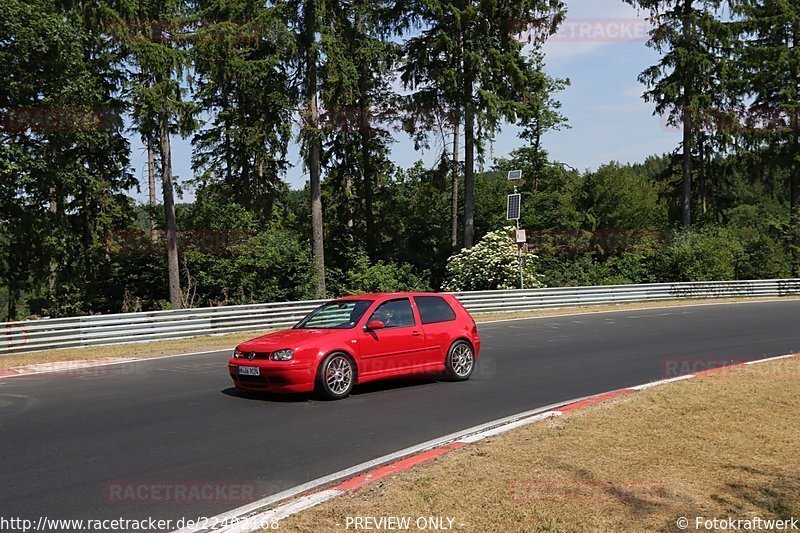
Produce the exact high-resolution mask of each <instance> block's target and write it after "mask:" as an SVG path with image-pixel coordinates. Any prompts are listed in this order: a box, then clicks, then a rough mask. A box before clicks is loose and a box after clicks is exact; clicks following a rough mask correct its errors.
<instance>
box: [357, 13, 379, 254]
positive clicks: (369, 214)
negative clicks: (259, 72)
mask: <svg viewBox="0 0 800 533" xmlns="http://www.w3.org/2000/svg"><path fill="white" fill-rule="evenodd" d="M368 6H369V1H362V2H359V3H358V5H357V6H356V12H355V29H356V35H357V37H358V38H361V37H362V36H363V35H364V23H363V18H362V15H361V10H362V9H366V8H367V7H368ZM369 76H370V74H368V73H364V72H361V73H360V75H359V78H358V93H359V117H358V128H359V134H360V137H361V170H362V172H363V173H364V175H363V183H364V221H365V223H366V232H367V234H366V239H365V244H366V247H367V256H368V257H369V258H370V259H372V258H374V257H375V213H374V202H373V187H374V184H375V178H374V176H373V175H372V174H373V170H372V157H371V154H370V141H371V140H372V131H371V129H370V128H371V124H370V102H369V87H368V86H367V81H369Z"/></svg>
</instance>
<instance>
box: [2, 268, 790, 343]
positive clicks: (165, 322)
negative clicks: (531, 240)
mask: <svg viewBox="0 0 800 533" xmlns="http://www.w3.org/2000/svg"><path fill="white" fill-rule="evenodd" d="M455 296H456V297H457V298H458V299H459V300H460V301H461V303H462V304H463V305H464V307H466V308H467V310H468V311H469V312H470V313H472V314H476V315H479V314H487V313H514V312H519V311H533V310H537V309H553V308H561V307H579V306H589V305H604V304H619V303H631V302H650V301H659V300H681V299H705V298H778V297H784V296H800V279H784V280H761V281H721V282H694V283H658V284H647V285H609V286H599V287H564V288H554V289H531V290H524V291H522V290H515V291H483V292H464V293H456V294H455ZM323 302H324V300H313V301H302V302H280V303H266V304H254V305H235V306H228V307H210V308H202V309H183V310H179V311H153V312H143V313H124V314H115V315H93V316H83V317H76V318H56V319H44V320H28V321H23V322H7V323H3V324H0V328H3V330H2V331H1V332H0V335H3V339H2V340H0V355H5V354H11V353H19V352H26V351H36V350H44V349H52V348H74V347H82V346H97V345H107V344H120V343H131V342H147V341H155V340H164V339H177V338H182V337H193V336H198V335H213V334H225V333H234V332H239V331H259V330H269V329H278V328H287V327H291V326H293V325H294V324H296V323H297V322H298V321H299V320H300V319H301V318H303V317H304V316H305V315H306V314H308V313H309V312H310V311H312V310H313V309H315V308H316V307H317V306H319V305H320V304H321V303H323Z"/></svg>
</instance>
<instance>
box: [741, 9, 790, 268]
mask: <svg viewBox="0 0 800 533" xmlns="http://www.w3.org/2000/svg"><path fill="white" fill-rule="evenodd" d="M733 7H734V13H735V14H736V15H737V19H738V20H737V27H738V28H739V29H740V30H741V34H740V37H741V39H742V44H741V46H739V47H737V48H736V59H737V63H736V65H737V71H738V72H739V73H740V75H741V78H742V80H743V87H742V90H743V93H744V94H745V96H746V97H747V98H748V99H749V100H750V102H751V103H750V106H749V112H748V116H747V121H746V123H745V129H744V131H745V132H746V136H747V137H748V138H749V141H750V145H751V146H753V148H754V149H756V150H759V149H761V148H762V147H766V148H767V149H768V153H769V154H770V164H771V165H777V166H778V167H783V168H785V169H787V170H788V173H789V187H788V189H789V195H788V196H789V205H790V210H791V211H790V225H791V234H792V237H791V239H792V255H793V272H794V275H795V276H800V5H798V4H797V3H796V2H787V1H785V0H738V1H736V2H734V3H733Z"/></svg>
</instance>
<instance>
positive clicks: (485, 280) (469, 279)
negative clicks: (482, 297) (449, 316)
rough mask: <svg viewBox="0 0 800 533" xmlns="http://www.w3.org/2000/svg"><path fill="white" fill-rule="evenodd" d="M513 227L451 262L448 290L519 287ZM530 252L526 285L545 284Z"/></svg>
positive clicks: (455, 256)
mask: <svg viewBox="0 0 800 533" xmlns="http://www.w3.org/2000/svg"><path fill="white" fill-rule="evenodd" d="M513 235H514V228H513V227H510V226H509V227H506V228H503V229H501V230H497V231H493V232H490V233H487V234H486V235H485V236H484V237H483V239H481V240H480V241H479V242H478V244H476V245H475V246H473V247H472V248H467V249H464V250H461V251H460V252H458V253H457V254H455V255H453V256H451V257H450V259H448V261H447V281H446V282H445V284H444V286H443V287H442V288H443V290H445V291H453V292H460V291H486V290H509V289H518V288H519V259H518V255H517V254H518V251H517V244H516V243H515V242H514V239H513V238H512V236H513ZM535 259H537V256H535V255H532V254H528V255H527V256H526V261H525V270H524V272H523V275H524V277H525V287H526V288H534V287H541V286H542V282H541V276H539V275H538V274H537V273H536V265H535V263H534V260H535Z"/></svg>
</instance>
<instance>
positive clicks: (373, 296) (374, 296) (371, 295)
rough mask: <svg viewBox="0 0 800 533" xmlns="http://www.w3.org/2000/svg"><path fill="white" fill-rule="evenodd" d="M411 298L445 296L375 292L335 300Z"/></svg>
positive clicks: (424, 293) (438, 293) (421, 293)
mask: <svg viewBox="0 0 800 533" xmlns="http://www.w3.org/2000/svg"><path fill="white" fill-rule="evenodd" d="M409 296H444V294H443V293H440V292H373V293H369V294H353V295H350V296H342V297H341V298H335V300H391V299H392V298H407V297H409Z"/></svg>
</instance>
